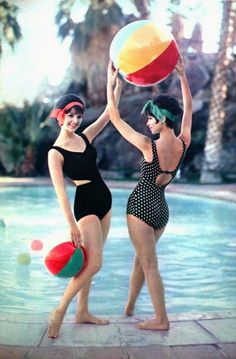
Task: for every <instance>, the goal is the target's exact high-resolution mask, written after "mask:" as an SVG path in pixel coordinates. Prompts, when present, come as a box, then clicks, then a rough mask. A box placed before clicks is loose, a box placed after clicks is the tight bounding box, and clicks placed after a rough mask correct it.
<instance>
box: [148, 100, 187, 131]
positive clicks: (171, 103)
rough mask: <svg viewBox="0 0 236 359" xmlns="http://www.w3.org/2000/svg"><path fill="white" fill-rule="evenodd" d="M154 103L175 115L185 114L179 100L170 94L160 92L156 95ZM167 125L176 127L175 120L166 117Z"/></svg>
mask: <svg viewBox="0 0 236 359" xmlns="http://www.w3.org/2000/svg"><path fill="white" fill-rule="evenodd" d="M153 103H154V104H156V105H157V106H158V107H159V108H160V109H161V108H163V109H165V110H168V111H170V112H171V113H172V114H173V115H175V116H181V115H182V114H183V110H182V107H181V106H180V104H179V101H178V100H177V99H176V98H175V97H173V96H170V95H168V94H165V93H163V94H160V95H157V96H155V97H154V99H153ZM165 123H166V126H167V127H170V128H174V122H173V121H172V120H171V119H169V118H168V117H166V122H165Z"/></svg>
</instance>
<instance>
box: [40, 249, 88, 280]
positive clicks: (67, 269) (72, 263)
mask: <svg viewBox="0 0 236 359" xmlns="http://www.w3.org/2000/svg"><path fill="white" fill-rule="evenodd" d="M44 263H45V266H46V268H47V269H48V271H49V272H50V273H51V274H53V275H55V276H57V277H66V278H69V277H74V276H76V275H78V274H79V273H80V272H81V271H82V269H83V268H84V267H85V265H86V251H85V248H84V247H80V248H77V247H75V246H74V244H72V243H71V242H63V243H60V244H58V245H57V246H55V247H53V248H52V249H51V250H50V251H49V252H48V254H47V255H46V257H45V259H44Z"/></svg>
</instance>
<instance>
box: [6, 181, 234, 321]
mask: <svg viewBox="0 0 236 359" xmlns="http://www.w3.org/2000/svg"><path fill="white" fill-rule="evenodd" d="M68 193H69V196H70V198H71V200H73V193H74V189H73V188H69V190H68ZM112 193H113V218H112V224H111V230H110V233H109V237H108V240H107V243H106V245H105V249H104V263H103V268H102V270H101V272H99V273H98V274H97V275H96V276H95V278H94V280H93V287H92V291H91V295H90V308H91V310H92V311H93V312H94V313H97V314H102V315H105V314H110V315H120V314H122V312H123V308H124V305H125V302H126V298H127V290H128V284H129V274H130V270H131V266H132V257H133V254H134V250H133V247H132V245H131V243H130V240H129V238H128V232H127V228H126V220H125V207H126V202H127V198H128V195H129V193H130V190H123V189H113V190H112ZM0 198H1V208H0V240H1V242H0V243H1V244H0V291H1V296H0V313H8V312H11V313H32V312H33V313H35V314H46V313H48V312H49V311H51V309H52V308H53V307H55V305H56V304H57V303H58V301H59V298H60V296H61V295H62V293H63V290H64V288H65V287H66V284H67V282H68V279H64V278H57V277H54V276H52V275H51V274H49V273H48V272H47V270H46V269H45V267H44V264H43V255H44V254H45V253H46V252H47V250H48V249H49V248H50V247H51V246H52V245H53V244H56V243H58V242H62V241H64V240H67V226H66V224H65V221H64V218H63V216H62V213H61V211H60V209H59V206H58V203H57V199H56V197H55V193H54V190H53V188H51V187H50V186H48V187H47V186H46V187H6V188H1V189H0ZM167 200H168V203H169V207H170V212H171V215H170V222H169V224H168V227H167V230H166V232H165V234H164V236H163V238H162V239H161V241H160V243H159V244H158V248H157V250H158V254H159V263H160V269H161V273H162V276H163V280H164V283H165V288H166V302H167V308H168V312H169V313H203V312H205V313H206V312H207V313H209V312H223V311H225V310H230V311H231V310H235V309H236V223H235V218H236V216H235V214H236V204H235V203H229V202H224V201H218V200H212V199H211V200H208V199H202V198H197V197H188V196H182V195H181V196H180V195H177V194H167ZM1 219H2V220H3V221H4V222H5V224H6V226H5V227H4V226H3V225H2V222H1ZM32 239H41V240H42V241H43V244H44V252H38V253H37V252H33V251H31V250H30V242H31V240H32ZM144 240H145V238H144ZM20 253H28V254H29V255H30V258H31V262H30V264H28V265H22V264H19V263H18V261H17V258H18V255H19V254H20ZM74 310H75V300H74V301H73V303H72V304H71V305H70V307H69V309H68V312H69V314H70V313H71V314H72V313H73V312H74ZM136 313H137V314H143V313H147V314H149V313H150V314H151V313H152V305H151V303H150V299H149V295H148V292H147V288H146V286H145V287H144V288H143V291H142V293H141V295H140V297H139V300H138V302H137V306H136Z"/></svg>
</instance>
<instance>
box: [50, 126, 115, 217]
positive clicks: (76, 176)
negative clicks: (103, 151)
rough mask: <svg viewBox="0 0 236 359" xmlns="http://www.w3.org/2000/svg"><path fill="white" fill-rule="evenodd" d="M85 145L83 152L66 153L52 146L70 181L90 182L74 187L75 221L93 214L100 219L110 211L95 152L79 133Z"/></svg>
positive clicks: (110, 199) (109, 200)
mask: <svg viewBox="0 0 236 359" xmlns="http://www.w3.org/2000/svg"><path fill="white" fill-rule="evenodd" d="M79 136H81V137H82V138H83V140H84V141H85V143H86V148H85V150H84V151H83V152H74V151H68V150H66V149H64V148H62V147H59V146H53V147H52V148H54V149H55V150H57V151H58V152H60V153H61V154H62V156H63V158H64V165H63V172H64V173H65V174H66V175H67V176H68V177H70V178H71V179H72V180H75V181H76V180H89V181H90V182H88V183H86V184H83V185H79V186H77V187H76V193H75V199H74V215H75V218H76V220H77V221H78V220H79V219H81V218H83V217H85V216H87V215H90V214H94V215H96V216H98V218H100V219H102V218H103V217H104V216H105V215H106V214H107V212H109V210H110V209H111V204H112V198H111V192H110V190H109V188H108V187H107V185H106V184H105V182H104V181H103V179H102V177H101V175H100V173H99V170H98V168H97V164H96V159H97V151H96V149H95V148H94V147H93V146H92V145H91V143H90V142H89V141H88V139H87V137H86V136H85V135H84V134H83V133H80V134H79Z"/></svg>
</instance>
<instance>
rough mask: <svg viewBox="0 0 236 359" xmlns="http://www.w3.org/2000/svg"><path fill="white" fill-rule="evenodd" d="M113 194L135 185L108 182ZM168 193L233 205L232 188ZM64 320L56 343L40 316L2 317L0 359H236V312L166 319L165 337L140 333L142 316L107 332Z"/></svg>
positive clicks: (10, 182)
mask: <svg viewBox="0 0 236 359" xmlns="http://www.w3.org/2000/svg"><path fill="white" fill-rule="evenodd" d="M107 183H108V185H109V186H110V187H111V188H112V187H116V188H130V189H131V188H133V187H134V186H135V183H136V182H123V181H107ZM16 185H20V186H22V185H23V186H28V185H36V186H37V185H51V181H50V179H44V178H43V179H37V178H36V179H29V178H27V179H11V178H8V179H7V178H0V187H5V186H16ZM167 192H170V193H176V194H187V195H196V196H204V197H208V198H217V199H222V200H227V201H233V202H236V185H235V184H230V185H189V184H175V183H174V184H171V185H170V186H169V187H168V190H167ZM72 319H73V318H70V317H66V318H65V321H64V323H63V325H62V327H61V333H60V337H59V338H58V339H56V340H49V339H48V338H47V319H46V318H45V317H43V316H35V317H33V318H32V316H29V315H28V316H27V315H24V316H22V315H17V316H15V315H13V314H2V315H1V313H0V359H59V358H63V359H72V358H73V359H82V358H83V359H147V358H148V359H207V358H208V359H227V358H228V359H236V312H230V313H224V314H211V315H209V314H208V315H206V314H205V315H202V316H199V315H190V316H188V315H175V316H174V315H170V320H171V327H170V330H169V331H168V332H154V331H142V330H139V329H136V327H135V323H136V322H138V321H140V320H142V319H144V316H139V317H132V318H122V317H111V318H110V320H111V323H110V325H107V326H95V325H89V324H82V325H81V324H74V323H73V320H72Z"/></svg>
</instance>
